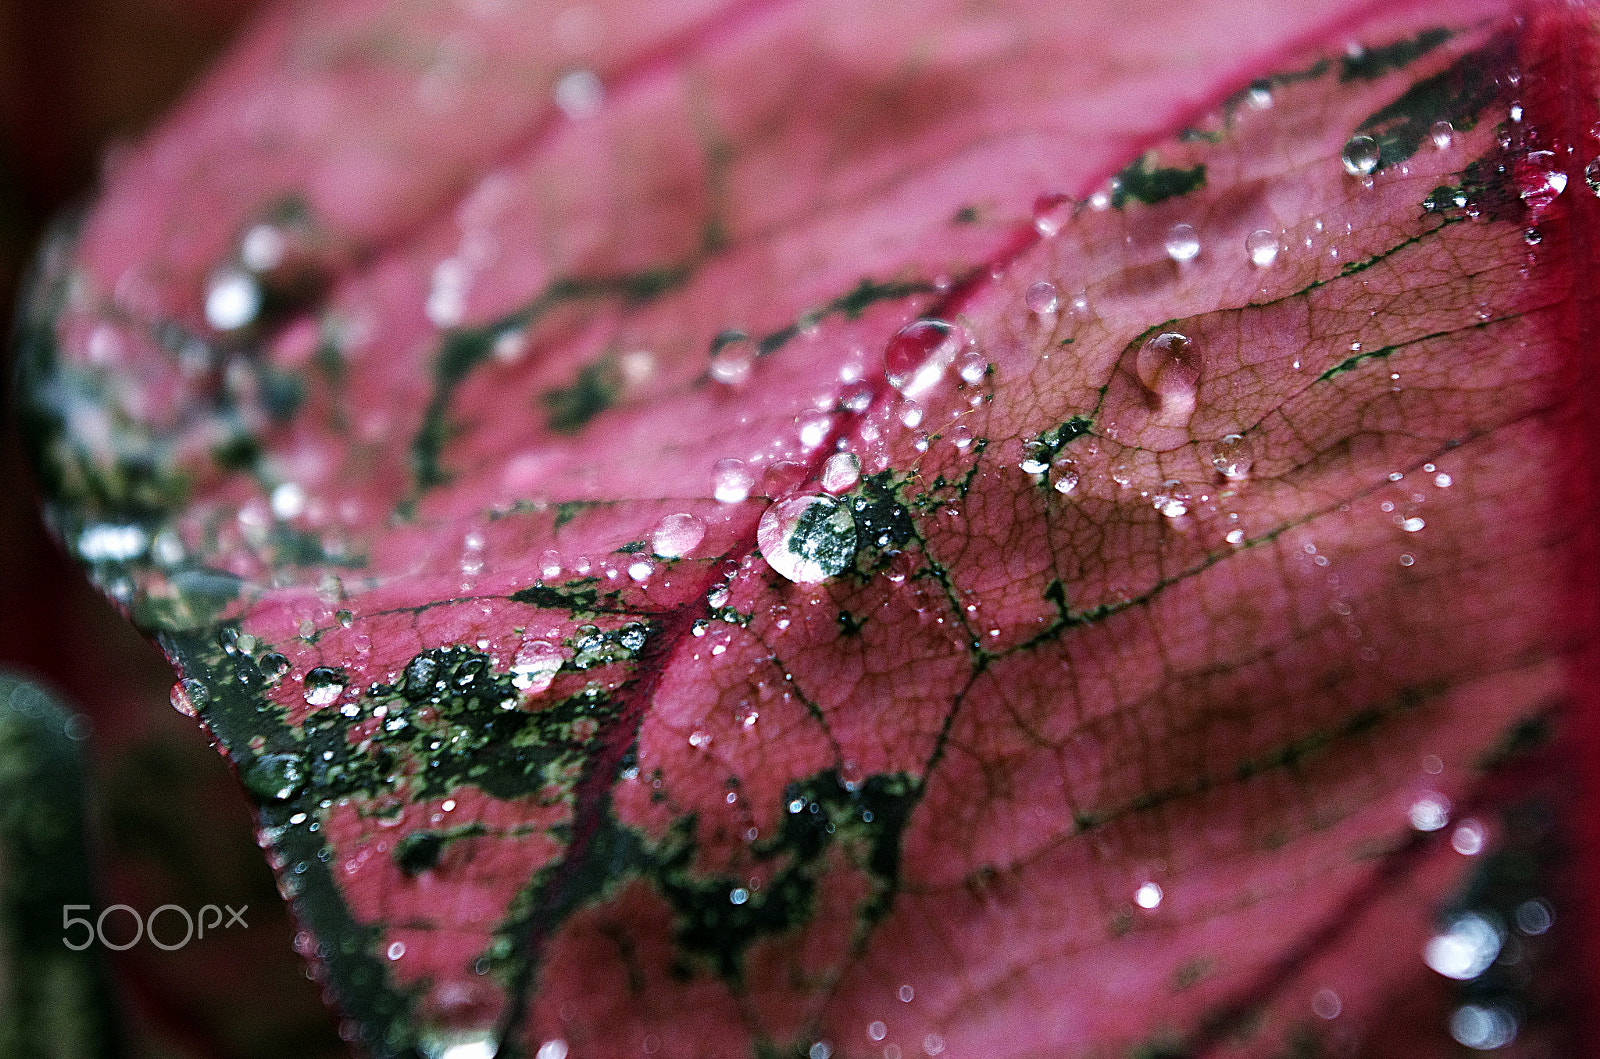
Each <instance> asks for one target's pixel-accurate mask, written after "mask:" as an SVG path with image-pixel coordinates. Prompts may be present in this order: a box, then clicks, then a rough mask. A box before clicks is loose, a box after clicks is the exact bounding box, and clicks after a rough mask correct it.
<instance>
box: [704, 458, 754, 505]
mask: <svg viewBox="0 0 1600 1059" xmlns="http://www.w3.org/2000/svg"><path fill="white" fill-rule="evenodd" d="M755 484H756V476H755V475H754V474H752V473H751V472H750V469H749V468H748V467H746V466H745V465H744V461H743V460H735V459H726V460H718V461H717V462H716V463H715V464H713V465H712V467H711V487H712V490H713V493H712V495H713V496H715V497H716V498H717V499H718V500H719V501H721V502H722V503H724V504H738V503H742V502H743V501H744V499H745V498H746V497H748V496H749V495H750V490H751V488H752V487H753V486H754V485H755Z"/></svg>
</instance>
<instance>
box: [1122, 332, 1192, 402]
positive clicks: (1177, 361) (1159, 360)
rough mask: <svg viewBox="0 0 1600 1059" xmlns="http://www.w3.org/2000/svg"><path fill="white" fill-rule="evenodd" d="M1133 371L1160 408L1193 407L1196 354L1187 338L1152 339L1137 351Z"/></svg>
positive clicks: (1166, 335) (1164, 335)
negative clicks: (1168, 406)
mask: <svg viewBox="0 0 1600 1059" xmlns="http://www.w3.org/2000/svg"><path fill="white" fill-rule="evenodd" d="M1134 370H1135V371H1137V372H1138V375H1139V381H1140V382H1142V383H1144V385H1145V388H1146V389H1148V390H1149V391H1150V392H1151V393H1153V394H1155V395H1156V396H1157V397H1158V398H1160V399H1161V403H1162V404H1163V405H1164V406H1166V405H1178V406H1187V407H1190V408H1192V407H1193V404H1194V395H1195V390H1196V389H1197V388H1198V386H1199V385H1200V350H1199V347H1197V346H1196V345H1195V344H1194V343H1193V342H1191V341H1190V340H1189V337H1188V336H1187V335H1183V334H1179V333H1178V332H1176V331H1163V332H1161V333H1160V334H1158V335H1156V336H1155V337H1154V338H1152V339H1150V340H1149V341H1148V342H1146V343H1145V344H1144V345H1143V346H1142V347H1140V349H1139V355H1138V358H1137V359H1136V360H1135V362H1134Z"/></svg>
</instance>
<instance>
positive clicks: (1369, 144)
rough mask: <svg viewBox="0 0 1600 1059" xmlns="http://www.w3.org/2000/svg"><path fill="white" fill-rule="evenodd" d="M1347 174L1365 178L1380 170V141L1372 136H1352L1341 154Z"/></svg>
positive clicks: (1340, 158) (1340, 157)
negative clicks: (1375, 170) (1377, 169)
mask: <svg viewBox="0 0 1600 1059" xmlns="http://www.w3.org/2000/svg"><path fill="white" fill-rule="evenodd" d="M1339 160H1340V161H1341V162H1343V163H1344V170H1345V172H1347V173H1349V174H1350V175H1351V176H1358V177H1364V176H1367V175H1369V174H1370V173H1371V172H1372V171H1373V170H1374V169H1376V168H1378V141H1377V140H1374V139H1373V138H1372V137H1371V136H1352V137H1350V140H1349V142H1347V143H1346V144H1345V145H1344V150H1343V151H1341V152H1340V153H1339Z"/></svg>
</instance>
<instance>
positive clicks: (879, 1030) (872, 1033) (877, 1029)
mask: <svg viewBox="0 0 1600 1059" xmlns="http://www.w3.org/2000/svg"><path fill="white" fill-rule="evenodd" d="M867 1036H868V1037H870V1038H872V1039H873V1040H875V1041H881V1040H883V1039H884V1038H885V1037H887V1036H889V1027H887V1026H885V1025H884V1024H883V1023H882V1022H869V1023H868V1024H867Z"/></svg>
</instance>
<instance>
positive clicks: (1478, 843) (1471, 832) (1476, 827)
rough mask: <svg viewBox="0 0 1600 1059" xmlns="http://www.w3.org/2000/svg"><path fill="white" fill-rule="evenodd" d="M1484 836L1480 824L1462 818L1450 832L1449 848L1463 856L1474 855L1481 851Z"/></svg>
mask: <svg viewBox="0 0 1600 1059" xmlns="http://www.w3.org/2000/svg"><path fill="white" fill-rule="evenodd" d="M1485 837H1486V836H1485V835H1484V831H1483V825H1482V824H1480V823H1478V821H1476V820H1463V821H1461V823H1460V824H1459V825H1458V826H1457V827H1456V829H1455V830H1454V831H1453V832H1451V834H1450V848H1451V849H1453V850H1455V851H1456V852H1457V853H1459V854H1461V855H1462V856H1463V857H1476V856H1477V855H1478V854H1479V853H1482V852H1483V843H1484V839H1485Z"/></svg>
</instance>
